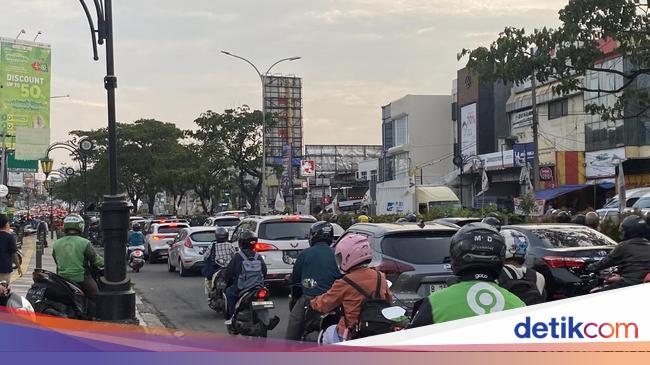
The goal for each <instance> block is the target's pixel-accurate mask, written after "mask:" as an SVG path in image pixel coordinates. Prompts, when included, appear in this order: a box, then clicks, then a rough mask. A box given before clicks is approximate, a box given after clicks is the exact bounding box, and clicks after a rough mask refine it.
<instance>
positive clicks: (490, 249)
mask: <svg viewBox="0 0 650 365" xmlns="http://www.w3.org/2000/svg"><path fill="white" fill-rule="evenodd" d="M505 253H506V245H505V241H504V239H503V236H501V235H500V234H499V232H498V231H497V230H496V229H495V228H494V227H492V226H490V225H487V224H484V223H470V224H467V225H465V226H463V228H461V229H459V230H458V232H456V234H454V236H453V237H452V238H451V244H450V246H449V256H450V257H451V268H452V270H453V271H454V274H456V275H462V274H463V273H465V272H467V271H474V272H477V273H485V274H489V275H492V276H498V274H499V272H500V271H501V269H502V267H503V260H504V257H505Z"/></svg>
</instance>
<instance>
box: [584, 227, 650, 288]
mask: <svg viewBox="0 0 650 365" xmlns="http://www.w3.org/2000/svg"><path fill="white" fill-rule="evenodd" d="M619 230H620V232H621V237H622V238H623V241H621V243H619V244H618V245H616V246H615V247H614V249H613V250H612V251H610V252H609V254H608V255H607V256H606V257H605V258H604V259H602V260H600V261H598V262H596V263H593V264H591V265H589V266H587V270H589V271H600V270H603V269H606V268H609V267H612V266H617V267H618V273H619V275H620V276H621V280H619V281H618V282H616V283H614V284H612V285H608V286H606V287H605V288H604V289H603V290H610V289H617V288H622V287H625V286H630V285H637V284H642V283H643V279H644V278H645V276H646V275H647V274H648V273H650V242H649V241H648V239H647V238H646V237H647V235H648V224H647V223H646V221H645V219H643V218H641V217H639V216H638V215H630V216H628V217H626V218H625V219H623V222H622V223H621V225H620V227H619Z"/></svg>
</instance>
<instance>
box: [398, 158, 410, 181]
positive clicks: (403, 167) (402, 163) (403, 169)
mask: <svg viewBox="0 0 650 365" xmlns="http://www.w3.org/2000/svg"><path fill="white" fill-rule="evenodd" d="M394 158H395V160H394V161H395V179H399V178H403V177H406V176H408V173H409V154H408V152H403V153H400V154H397V155H395V157H394Z"/></svg>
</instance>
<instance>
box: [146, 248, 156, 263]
mask: <svg viewBox="0 0 650 365" xmlns="http://www.w3.org/2000/svg"><path fill="white" fill-rule="evenodd" d="M154 262H156V260H155V259H154V257H153V252H152V251H151V246H147V263H149V264H153V263H154Z"/></svg>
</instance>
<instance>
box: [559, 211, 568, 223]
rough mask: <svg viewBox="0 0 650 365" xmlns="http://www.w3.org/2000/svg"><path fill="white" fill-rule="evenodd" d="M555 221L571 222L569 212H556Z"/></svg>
mask: <svg viewBox="0 0 650 365" xmlns="http://www.w3.org/2000/svg"><path fill="white" fill-rule="evenodd" d="M555 222H557V223H571V214H569V213H568V212H566V211H564V210H563V211H561V212H559V213H557V216H556V217H555Z"/></svg>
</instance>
